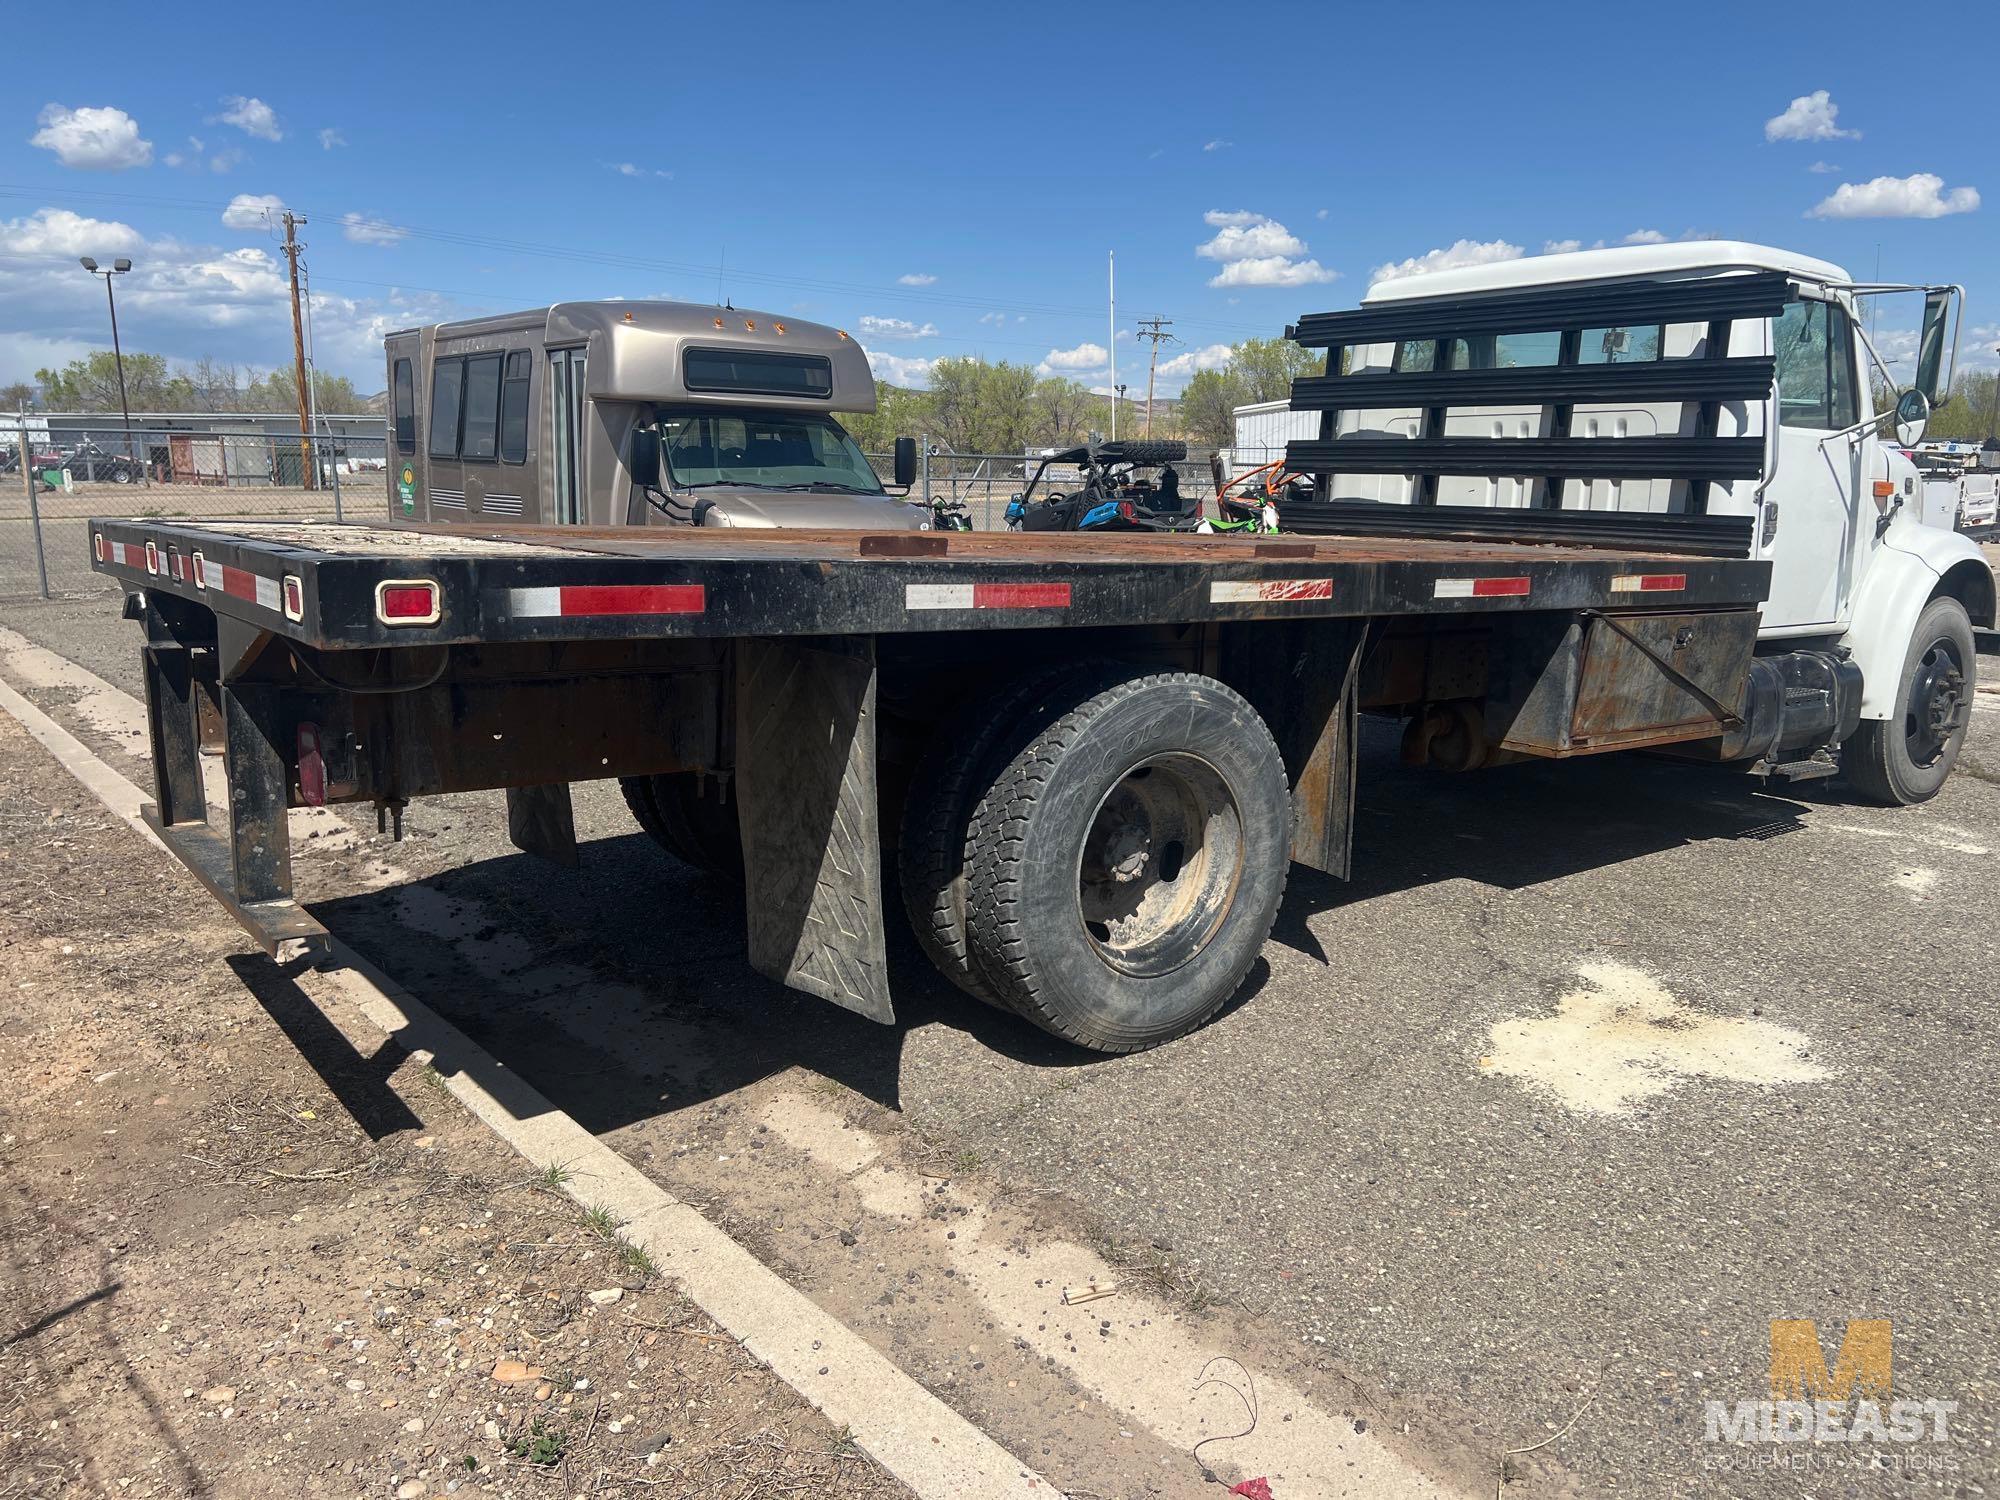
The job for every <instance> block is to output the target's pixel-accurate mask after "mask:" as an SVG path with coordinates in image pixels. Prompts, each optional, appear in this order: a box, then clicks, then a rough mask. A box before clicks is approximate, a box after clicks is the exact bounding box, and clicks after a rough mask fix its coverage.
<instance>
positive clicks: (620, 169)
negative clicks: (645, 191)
mask: <svg viewBox="0 0 2000 1500" xmlns="http://www.w3.org/2000/svg"><path fill="white" fill-rule="evenodd" d="M605 165H606V166H608V167H609V168H611V170H612V171H614V172H616V173H617V174H618V175H619V176H620V177H672V176H673V175H674V174H673V173H671V172H663V171H661V170H660V169H659V168H658V167H642V166H640V165H639V164H638V163H637V162H633V161H613V162H606V163H605Z"/></svg>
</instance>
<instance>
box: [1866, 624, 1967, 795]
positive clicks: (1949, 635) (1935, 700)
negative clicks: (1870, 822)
mask: <svg viewBox="0 0 2000 1500" xmlns="http://www.w3.org/2000/svg"><path fill="white" fill-rule="evenodd" d="M1978 660H1979V657H1978V649H1977V647H1976V646H1975V645H1974V643H1973V639H1972V620H1971V618H1970V617H1969V616H1968V615H1967V614H1966V612H1965V606H1964V605H1963V604H1961V603H1960V602H1959V601H1958V600H1956V599H1952V598H1949V597H1946V598H1938V599H1933V600H1931V602H1930V603H1929V604H1926V605H1925V606H1924V611H1923V613H1922V614H1920V615H1918V616H1917V626H1916V629H1915V630H1913V631H1911V632H1910V649H1909V651H1908V652H1907V653H1906V654H1905V656H1904V658H1903V673H1902V678H1901V680H1900V681H1899V682H1898V683H1897V684H1896V711H1895V714H1894V715H1893V717H1890V718H1887V719H1866V720H1863V721H1862V724H1861V726H1860V728H1858V729H1856V730H1855V731H1854V733H1853V735H1852V736H1851V737H1850V738H1849V739H1848V741H1847V743H1846V744H1845V745H1844V746H1842V747H1841V752H1840V765H1841V769H1842V770H1843V771H1845V772H1846V773H1847V779H1848V781H1849V782H1850V783H1851V784H1852V785H1853V787H1854V789H1855V790H1856V791H1857V792H1859V793H1861V795H1862V796H1864V797H1866V798H1868V799H1869V800H1870V801H1871V802H1880V803H1884V804H1886V805H1888V806H1890V807H1907V806H1909V805H1911V804H1912V803H1917V802H1928V801H1929V800H1930V799H1931V798H1932V797H1935V796H1936V795H1937V794H1938V789H1939V788H1940V787H1942V786H1943V785H1944V783H1945V778H1946V777H1948V776H1950V775H1951V768H1952V767H1953V766H1954V765H1956V764H1957V763H1958V752H1959V749H1960V747H1961V746H1963V745H1964V743H1965V731H1966V728H1967V726H1968V725H1970V723H1971V722H1972V694H1973V687H1974V680H1975V676H1976V673H1977V670H1978V665H1977V664H1978Z"/></svg>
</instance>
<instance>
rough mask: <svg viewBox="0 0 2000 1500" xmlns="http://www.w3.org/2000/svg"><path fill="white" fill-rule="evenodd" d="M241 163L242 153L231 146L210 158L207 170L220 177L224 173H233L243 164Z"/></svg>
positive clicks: (242, 159)
mask: <svg viewBox="0 0 2000 1500" xmlns="http://www.w3.org/2000/svg"><path fill="white" fill-rule="evenodd" d="M243 161H244V156H243V153H242V152H241V151H238V150H237V149H236V148H235V147H234V146H232V147H230V148H229V149H228V150H226V151H218V152H216V153H215V155H213V156H211V157H210V158H209V159H208V170H209V171H211V172H213V173H215V174H216V175H217V176H221V175H222V174H223V173H224V172H230V171H234V170H235V169H236V168H237V167H239V166H241V165H242V164H243Z"/></svg>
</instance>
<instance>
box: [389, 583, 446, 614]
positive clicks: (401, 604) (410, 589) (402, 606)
mask: <svg viewBox="0 0 2000 1500" xmlns="http://www.w3.org/2000/svg"><path fill="white" fill-rule="evenodd" d="M436 608H437V590H436V589H434V588H431V587H430V586H429V585H428V584H424V585H412V584H403V585H400V586H398V587H396V588H393V589H384V590H382V618H383V619H385V620H421V619H425V618H427V617H428V616H429V615H430V614H431V613H432V612H433V611H434V610H435V609H436Z"/></svg>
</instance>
